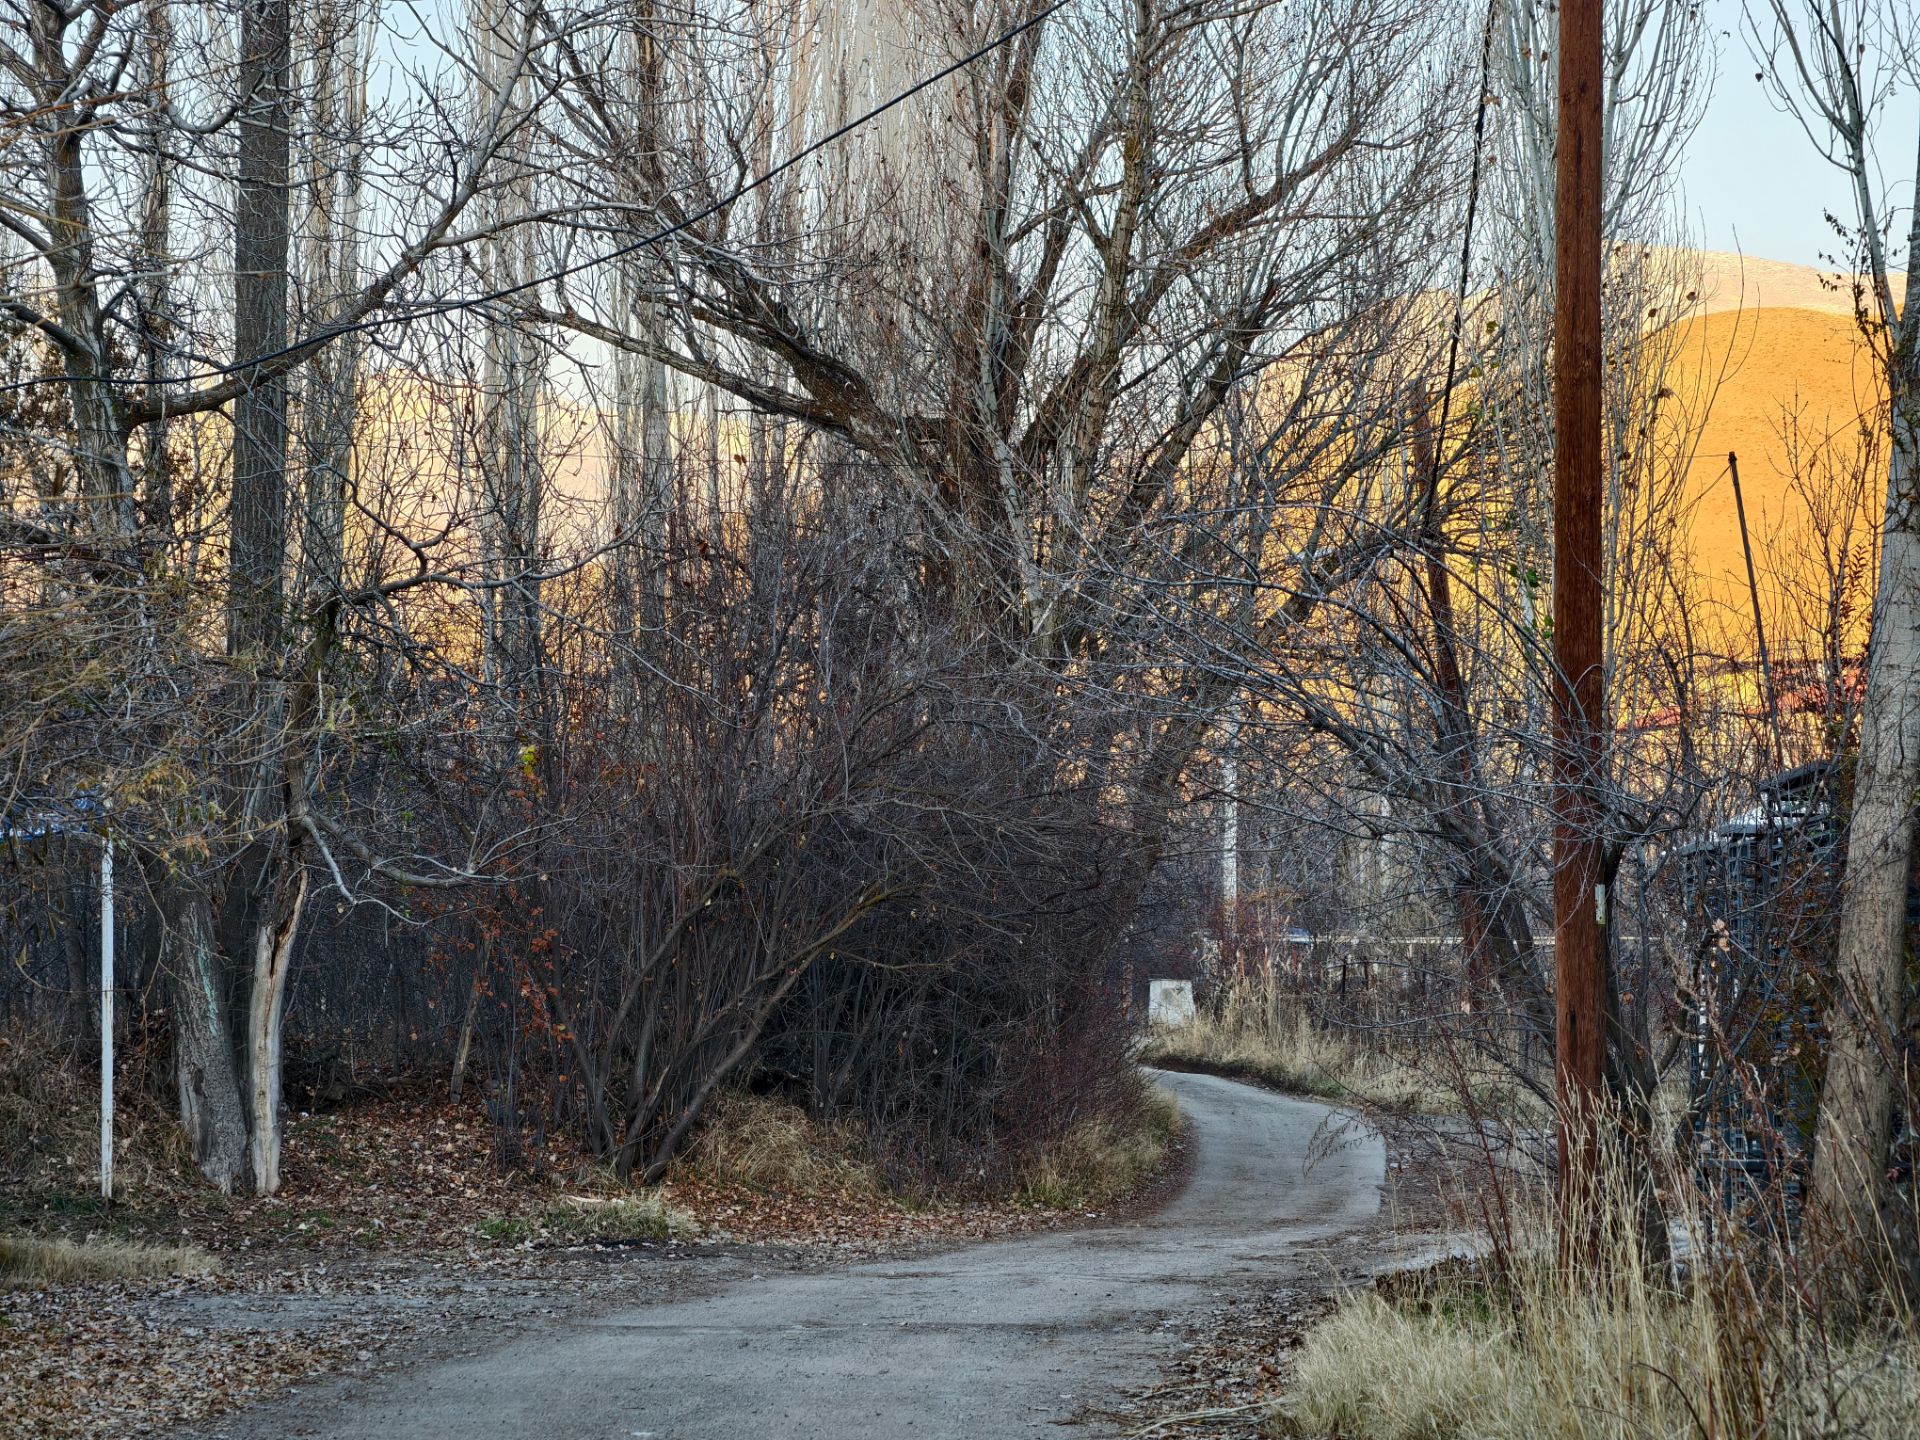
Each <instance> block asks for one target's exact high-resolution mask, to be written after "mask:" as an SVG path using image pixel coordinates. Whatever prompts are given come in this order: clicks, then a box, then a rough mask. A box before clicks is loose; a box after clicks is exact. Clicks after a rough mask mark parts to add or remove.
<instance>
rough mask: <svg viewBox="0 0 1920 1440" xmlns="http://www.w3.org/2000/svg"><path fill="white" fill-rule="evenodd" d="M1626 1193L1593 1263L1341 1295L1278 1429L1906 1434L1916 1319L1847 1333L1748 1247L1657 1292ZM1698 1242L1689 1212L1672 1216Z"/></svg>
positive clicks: (1516, 1264)
mask: <svg viewBox="0 0 1920 1440" xmlns="http://www.w3.org/2000/svg"><path fill="white" fill-rule="evenodd" d="M1628 1194H1629V1190H1628V1187H1627V1186H1626V1185H1625V1184H1624V1183H1622V1182H1621V1181H1620V1179H1619V1175H1618V1172H1616V1174H1615V1175H1614V1176H1612V1177H1610V1178H1609V1181H1608V1182H1607V1183H1606V1184H1605V1185H1604V1187H1603V1203H1602V1204H1601V1205H1600V1207H1599V1220H1598V1225H1599V1233H1600V1234H1601V1236H1602V1254H1603V1256H1604V1263H1603V1264H1601V1265H1600V1266H1599V1267H1598V1269H1597V1270H1585V1269H1583V1270H1580V1271H1572V1270H1569V1269H1568V1268H1566V1267H1564V1266H1562V1265H1560V1264H1558V1263H1556V1260H1555V1257H1554V1251H1553V1246H1552V1243H1551V1239H1550V1237H1551V1234H1552V1227H1551V1222H1550V1220H1549V1218H1548V1215H1547V1211H1546V1207H1545V1205H1544V1204H1543V1203H1540V1202H1539V1201H1538V1200H1536V1201H1535V1202H1534V1203H1533V1204H1532V1205H1531V1206H1528V1207H1526V1208H1528V1209H1530V1211H1531V1213H1530V1215H1529V1216H1528V1217H1527V1218H1526V1220H1525V1221H1524V1222H1523V1223H1524V1229H1523V1231H1522V1233H1523V1234H1525V1235H1529V1236H1533V1237H1537V1238H1536V1240H1535V1242H1534V1243H1531V1244H1525V1245H1522V1246H1521V1247H1520V1248H1519V1250H1518V1252H1517V1253H1510V1254H1507V1255H1506V1263H1505V1267H1504V1272H1503V1273H1501V1274H1499V1275H1498V1277H1497V1278H1496V1276H1495V1273H1494V1272H1493V1270H1492V1268H1491V1267H1486V1268H1478V1267H1458V1266H1455V1267H1451V1268H1447V1267H1443V1268H1442V1269H1440V1270H1438V1271H1435V1272H1431V1274H1430V1276H1429V1277H1427V1278H1426V1279H1425V1280H1424V1281H1421V1282H1415V1283H1405V1282H1402V1283H1396V1284H1392V1285H1389V1286H1388V1287H1386V1288H1387V1292H1388V1293H1384V1294H1383V1293H1380V1292H1378V1291H1374V1292H1367V1293H1363V1294H1358V1295H1354V1296H1350V1297H1348V1298H1347V1299H1346V1300H1345V1301H1344V1302H1343V1303H1342V1304H1341V1305H1340V1307H1339V1308H1338V1309H1337V1310H1336V1312H1335V1313H1334V1314H1333V1315H1332V1316H1331V1317H1330V1318H1329V1319H1327V1320H1326V1321H1324V1322H1322V1323H1321V1324H1320V1325H1318V1326H1317V1327H1315V1328H1314V1329H1313V1330H1312V1331H1311V1332H1309V1334H1308V1336H1307V1338H1306V1340H1305V1343H1304V1344H1303V1346H1302V1348H1301V1350H1300V1353H1299V1356H1298V1358H1297V1361H1296V1362H1295V1364H1294V1367H1293V1374H1292V1385H1291V1390H1290V1394H1289V1396H1288V1399H1287V1402H1286V1403H1285V1405H1284V1406H1283V1407H1282V1408H1281V1409H1279V1410H1277V1411H1276V1412H1275V1413H1274V1414H1273V1415H1272V1417H1271V1418H1270V1422H1269V1430H1270V1431H1271V1433H1275V1434H1283V1435H1311V1436H1321V1435H1339V1436H1343V1437H1349V1440H1455V1437H1458V1440H1469V1437H1471V1440H1682V1437H1687V1440H1693V1437H1699V1440H1708V1437H1713V1440H1718V1437H1722V1436H1725V1437H1728V1440H1816V1437H1818V1440H1825V1437H1835V1440H1838V1437H1841V1436H1847V1437H1856V1440H1908V1437H1911V1436H1912V1435H1913V1434H1914V1433H1915V1428H1914V1427H1915V1416H1916V1415H1920V1335H1917V1334H1916V1333H1915V1330H1914V1328H1913V1326H1912V1324H1911V1322H1908V1323H1905V1324H1885V1325H1882V1326H1880V1327H1879V1328H1871V1327H1870V1328H1867V1329H1864V1330H1858V1329H1857V1330H1854V1331H1852V1332H1848V1333H1845V1334H1842V1333H1841V1332H1838V1331H1836V1330H1832V1329H1830V1328H1828V1327H1827V1326H1825V1325H1823V1324H1822V1322H1821V1318H1820V1316H1819V1315H1818V1314H1817V1313H1816V1312H1815V1311H1813V1310H1812V1309H1811V1308H1809V1307H1808V1306H1806V1305H1804V1304H1801V1303H1799V1302H1797V1301H1796V1300H1795V1299H1794V1298H1793V1297H1794V1295H1795V1293H1796V1291H1795V1289H1794V1287H1793V1286H1792V1285H1791V1284H1787V1283H1782V1282H1784V1281H1786V1280H1787V1279H1788V1278H1789V1277H1788V1276H1787V1274H1786V1273H1785V1271H1784V1269H1783V1268H1781V1267H1784V1266H1787V1265H1790V1264H1791V1261H1790V1259H1788V1258H1787V1257H1784V1256H1782V1255H1781V1254H1779V1253H1778V1252H1776V1251H1773V1250H1772V1249H1770V1248H1769V1246H1768V1245H1766V1244H1765V1243H1762V1242H1759V1241H1757V1240H1751V1239H1750V1240H1749V1242H1748V1243H1747V1244H1746V1245H1745V1246H1743V1247H1742V1248H1741V1249H1740V1250H1739V1251H1735V1250H1734V1249H1733V1248H1732V1247H1724V1246H1723V1247H1722V1248H1721V1249H1720V1250H1717V1251H1716V1252H1715V1253H1714V1254H1713V1255H1712V1256H1710V1257H1704V1258H1702V1259H1700V1260H1698V1261H1697V1262H1696V1263H1695V1266H1694V1273H1693V1274H1691V1275H1689V1276H1686V1277H1684V1278H1677V1279H1676V1278H1670V1276H1671V1271H1670V1270H1669V1269H1668V1267H1666V1266H1664V1265H1662V1264H1658V1263H1652V1262H1651V1260H1650V1257H1649V1256H1648V1255H1647V1254H1646V1253H1645V1252H1644V1249H1643V1247H1642V1242H1641V1234H1640V1231H1639V1228H1638V1225H1637V1224H1636V1223H1635V1217H1634V1213H1633V1209H1632V1206H1631V1205H1630V1204H1629V1203H1628V1201H1627V1196H1628ZM1684 1218H1685V1219H1686V1220H1687V1221H1688V1228H1689V1231H1690V1233H1693V1234H1701V1233H1704V1231H1703V1230H1702V1229H1701V1228H1700V1227H1699V1225H1698V1221H1699V1217H1698V1216H1692V1215H1689V1216H1686V1217H1684Z"/></svg>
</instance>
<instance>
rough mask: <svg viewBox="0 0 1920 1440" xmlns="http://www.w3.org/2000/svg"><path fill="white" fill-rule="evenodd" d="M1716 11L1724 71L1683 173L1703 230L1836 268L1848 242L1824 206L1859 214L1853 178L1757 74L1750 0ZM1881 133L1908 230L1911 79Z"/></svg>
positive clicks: (1711, 15)
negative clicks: (1747, 14) (1749, 35)
mask: <svg viewBox="0 0 1920 1440" xmlns="http://www.w3.org/2000/svg"><path fill="white" fill-rule="evenodd" d="M1706 10H1707V19H1708V23H1709V25H1710V27H1711V29H1712V32H1713V38H1714V43H1715V45H1716V47H1717V48H1718V50H1719V72H1720V73H1719V80H1718V83H1717V84H1716V86H1715V88H1714V94H1713V98H1712V100H1711V101H1710V102H1709V104H1708V106H1707V112H1706V116H1705V118H1704V119H1703V120H1702V122H1701V125H1700V129H1699V131H1698V132H1697V133H1696V134H1695V136H1694V140H1693V145H1692V147H1691V150H1690V152H1689V154H1688V156H1687V163H1686V168H1685V171H1684V173H1683V175H1682V184H1683V186H1684V190H1685V197H1686V207H1687V219H1688V222H1689V224H1690V226H1691V227H1692V229H1693V231H1694V235H1695V239H1696V241H1697V243H1699V244H1700V245H1702V246H1703V247H1705V248H1706V249H1709V250H1735V249H1737V250H1740V251H1743V252H1744V253H1745V254H1747V255H1751V256H1756V257H1758V258H1761V259H1765V260H1786V261H1790V262H1793V263H1796V264H1801V265H1816V266H1820V267H1822V268H1826V267H1829V266H1831V265H1832V264H1833V263H1834V262H1833V261H1832V260H1831V259H1829V258H1828V257H1830V256H1833V255H1834V254H1836V253H1837V252H1838V251H1839V249H1840V245H1839V241H1838V240H1837V238H1836V237H1835V236H1834V233H1833V231H1832V229H1831V228H1830V227H1829V226H1828V225H1827V223H1826V221H1825V219H1824V218H1823V216H1822V212H1823V211H1824V210H1831V211H1833V212H1834V213H1836V214H1838V215H1839V216H1841V218H1842V219H1844V220H1847V221H1849V222H1851V220H1852V218H1853V213H1854V211H1853V201H1852V197H1851V192H1850V191H1849V189H1848V187H1847V183H1846V181H1845V178H1844V177H1843V176H1842V175H1841V174H1840V172H1839V171H1838V170H1835V169H1834V168H1833V167H1832V166H1831V165H1829V164H1827V162H1826V161H1825V160H1823V159H1822V158H1821V157H1820V156H1819V155H1818V154H1817V153H1816V152H1815V151H1814V148H1813V146H1812V144H1811V143H1810V142H1809V141H1808V139H1807V136H1806V133H1805V131H1803V130H1802V129H1801V128H1800V125H1799V122H1797V121H1796V120H1794V119H1793V117H1792V116H1790V115H1785V114H1782V113H1780V111H1778V110H1777V109H1775V108H1774V104H1773V102H1772V99H1771V98H1770V95H1769V92H1768V91H1767V90H1766V89H1765V88H1764V87H1762V86H1761V85H1760V83H1759V82H1758V81H1756V80H1755V79H1754V78H1753V77H1754V71H1755V70H1756V69H1757V68H1758V67H1757V66H1756V65H1755V63H1754V61H1753V57H1752V56H1751V54H1749V52H1748V49H1747V44H1746V40H1745V38H1744V37H1743V36H1742V34H1741V32H1740V24H1739V21H1740V0H1707V5H1706ZM1878 142H1879V143H1878V145H1877V147H1876V148H1877V151H1878V157H1879V161H1880V164H1881V166H1882V167H1883V168H1884V170H1885V177H1884V178H1885V179H1886V180H1888V181H1889V182H1890V184H1888V185H1883V187H1882V193H1883V196H1886V197H1887V198H1890V199H1891V200H1892V202H1893V203H1894V204H1896V205H1897V206H1898V207H1900V208H1899V211H1898V214H1897V215H1896V217H1895V218H1896V219H1897V221H1898V222H1899V223H1898V225H1897V227H1896V233H1898V234H1900V235H1902V236H1904V234H1905V231H1906V221H1907V211H1906V207H1907V206H1908V205H1909V204H1910V203H1911V202H1912V198H1913V169H1914V154H1915V147H1916V145H1920V92H1916V90H1915V88H1914V86H1913V84H1912V82H1911V80H1908V81H1907V82H1906V83H1905V84H1904V85H1903V86H1902V92H1901V93H1900V94H1899V95H1898V96H1897V97H1896V99H1895V100H1894V102H1893V103H1892V105H1891V106H1890V107H1889V108H1888V110H1887V111H1886V112H1885V113H1884V114H1883V115H1882V117H1881V123H1880V126H1879V133H1878Z"/></svg>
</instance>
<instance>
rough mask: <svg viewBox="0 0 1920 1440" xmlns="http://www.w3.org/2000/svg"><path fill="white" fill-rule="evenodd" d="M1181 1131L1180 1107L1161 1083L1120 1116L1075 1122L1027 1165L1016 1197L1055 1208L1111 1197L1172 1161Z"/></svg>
mask: <svg viewBox="0 0 1920 1440" xmlns="http://www.w3.org/2000/svg"><path fill="white" fill-rule="evenodd" d="M1179 1133H1180V1107H1179V1105H1178V1104H1176V1103H1175V1102H1174V1098H1173V1097H1172V1096H1171V1095H1169V1094H1167V1092H1166V1091H1164V1090H1162V1089H1161V1088H1160V1087H1159V1086H1157V1085H1147V1086H1144V1087H1143V1093H1142V1095H1141V1099H1140V1103H1139V1104H1138V1105H1137V1106H1136V1107H1134V1108H1133V1109H1132V1111H1131V1112H1130V1113H1126V1114H1123V1115H1122V1116H1120V1117H1118V1118H1115V1117H1109V1116H1094V1117H1091V1118H1089V1119H1086V1120H1082V1121H1081V1122H1079V1123H1078V1124H1077V1125H1074V1126H1072V1127H1071V1128H1070V1129H1068V1130H1067V1132H1066V1133H1065V1134H1064V1135H1062V1136H1061V1137H1060V1140H1059V1142H1058V1143H1057V1144H1054V1145H1052V1146H1049V1147H1048V1148H1047V1149H1045V1150H1043V1151H1041V1152H1040V1153H1038V1154H1037V1155H1035V1156H1033V1157H1032V1158H1031V1159H1030V1160H1029V1161H1028V1162H1027V1164H1026V1166H1025V1167H1024V1169H1023V1173H1022V1176H1021V1179H1020V1185H1019V1190H1018V1192H1017V1198H1018V1199H1019V1200H1020V1201H1021V1202H1022V1203H1023V1204H1028V1205H1039V1206H1043V1207H1045V1208H1048V1209H1055V1210H1068V1209H1075V1210H1084V1209H1088V1208H1092V1207H1097V1206H1101V1205H1107V1204H1110V1203H1112V1202H1113V1201H1114V1200H1117V1199H1119V1198H1121V1197H1122V1196H1125V1195H1130V1194H1132V1193H1133V1192H1134V1191H1136V1190H1138V1189H1139V1188H1140V1187H1141V1186H1142V1185H1144V1184H1146V1182H1147V1181H1148V1180H1150V1179H1151V1178H1152V1177H1153V1176H1154V1175H1155V1174H1157V1173H1158V1172H1159V1171H1160V1169H1161V1167H1162V1166H1164V1165H1165V1164H1166V1161H1167V1148H1168V1146H1170V1145H1171V1144H1172V1143H1173V1141H1174V1138H1175V1137H1176V1136H1178V1135H1179Z"/></svg>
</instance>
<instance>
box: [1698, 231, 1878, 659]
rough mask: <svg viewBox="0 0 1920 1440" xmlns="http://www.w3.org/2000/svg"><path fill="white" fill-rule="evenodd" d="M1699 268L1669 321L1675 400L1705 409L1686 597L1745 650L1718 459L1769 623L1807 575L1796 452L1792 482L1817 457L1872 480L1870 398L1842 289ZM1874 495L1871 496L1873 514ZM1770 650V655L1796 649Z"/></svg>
mask: <svg viewBox="0 0 1920 1440" xmlns="http://www.w3.org/2000/svg"><path fill="white" fill-rule="evenodd" d="M1701 258H1702V260H1703V262H1704V267H1703V268H1704V275H1703V279H1702V284H1701V287H1700V305H1699V309H1698V310H1697V311H1696V313H1695V314H1694V315H1693V316H1692V317H1691V318H1689V319H1687V320H1684V321H1682V322H1680V324H1681V326H1682V334H1683V337H1684V343H1683V345H1682V347H1681V374H1680V376H1679V377H1678V378H1679V379H1680V381H1681V383H1682V388H1685V389H1688V390H1691V391H1693V393H1696V394H1699V395H1701V396H1702V397H1708V396H1710V397H1711V408H1710V410H1708V412H1707V414H1706V418H1705V423H1704V426H1703V428H1702V430H1701V434H1700V439H1699V445H1698V448H1697V450H1696V452H1695V456H1694V460H1693V464H1692V467H1691V470H1690V475H1689V478H1690V482H1691V493H1692V496H1693V498H1694V499H1695V500H1696V501H1697V507H1696V508H1695V509H1694V511H1693V512H1692V519H1691V522H1690V532H1691V533H1690V535H1689V537H1688V540H1689V543H1688V547H1687V549H1688V552H1689V554H1690V556H1691V560H1692V566H1693V570H1694V573H1695V576H1696V583H1697V588H1698V592H1699V593H1700V594H1701V596H1702V598H1703V599H1705V600H1707V601H1709V602H1711V603H1712V604H1714V605H1715V606H1716V607H1718V608H1719V609H1720V612H1721V616H1722V618H1723V620H1724V621H1725V622H1726V623H1728V624H1729V625H1730V626H1731V628H1730V629H1729V630H1728V631H1727V632H1726V633H1728V634H1729V635H1730V637H1734V638H1733V639H1731V640H1730V644H1738V645H1745V646H1750V645H1751V643H1752V640H1751V634H1752V625H1751V620H1750V618H1749V617H1750V613H1751V611H1750V601H1749V598H1748V589H1747V575H1746V567H1745V561H1744V558H1743V556H1742V553H1741V546H1740V533H1739V528H1738V521H1737V516H1736V513H1735V508H1734V500H1733V490H1732V487H1731V485H1730V484H1729V483H1728V479H1727V456H1728V454H1729V453H1730V452H1731V453H1734V454H1737V455H1738V456H1739V457H1740V478H1741V482H1742V488H1743V489H1744V491H1745V495H1746V506H1747V524H1748V527H1749V529H1750V530H1751V532H1752V536H1753V543H1754V560H1755V565H1756V568H1757V569H1758V571H1759V581H1760V586H1761V589H1762V591H1763V593H1764V594H1765V595H1767V596H1768V597H1770V601H1769V605H1768V609H1769V611H1771V610H1772V609H1773V608H1774V606H1773V603H1772V599H1771V597H1776V596H1777V594H1778V592H1779V589H1780V587H1781V585H1782V584H1783V583H1793V582H1795V581H1796V580H1797V581H1798V582H1799V583H1801V584H1803V585H1804V584H1805V583H1808V582H1810V581H1811V580H1812V579H1813V576H1812V575H1810V574H1807V573H1804V572H1805V570H1806V567H1807V566H1808V564H1809V562H1808V560H1807V559H1806V556H1805V555H1804V554H1803V553H1802V552H1804V550H1805V548H1806V544H1807V539H1806V535H1807V515H1806V504H1805V502H1804V500H1803V499H1802V498H1801V497H1800V496H1799V495H1798V494H1796V493H1795V490H1794V486H1793V484H1792V479H1791V476H1792V471H1793V468H1794V459H1795V454H1796V451H1797V452H1798V454H1799V456H1800V460H1801V468H1802V470H1803V471H1804V470H1806V469H1807V468H1808V466H1807V460H1808V458H1809V456H1810V455H1811V454H1813V453H1814V451H1815V449H1816V448H1817V447H1821V446H1825V447H1826V450H1827V455H1826V458H1827V459H1828V460H1829V461H1833V462H1838V463H1840V464H1842V465H1843V466H1844V465H1849V464H1851V465H1861V464H1866V465H1870V466H1871V467H1872V468H1873V469H1874V470H1876V471H1877V469H1878V463H1879V462H1878V460H1877V457H1865V458H1863V455H1862V451H1861V448H1860V442H1859V428H1860V421H1861V418H1862V417H1863V416H1871V415H1872V414H1873V412H1874V411H1875V410H1876V409H1877V408H1878V406H1879V390H1878V386H1877V384H1876V382H1875V379H1874V365H1873V360H1872V357H1871V355H1870V354H1868V353H1867V350H1866V348H1865V344H1864V341H1863V338H1862V336H1861V333H1860V329H1859V325H1858V323H1857V321H1856V320H1855V317H1854V301H1853V296H1852V293H1851V290H1850V287H1849V285H1848V284H1846V283H1844V282H1841V281H1839V280H1837V279H1836V278H1835V277H1833V276H1830V275H1823V274H1822V273H1821V272H1818V271H1815V270H1812V269H1809V268H1807V267H1805V266H1799V265H1787V264H1782V263H1780V262H1778V261H1772V260H1755V259H1751V258H1747V257H1741V256H1735V255H1723V254H1715V253H1708V254H1705V255H1703V256H1702V257H1701ZM1902 288H1904V287H1902ZM1880 483H1881V482H1880V481H1879V480H1877V479H1874V480H1871V481H1870V484H1869V490H1868V493H1869V496H1870V497H1872V498H1873V499H1875V500H1876V501H1877V499H1878V496H1879V493H1880V488H1879V487H1880ZM1795 570H1799V571H1800V572H1803V573H1799V574H1797V575H1796V574H1795V573H1793V572H1794V571H1795ZM1783 572H1785V573H1783ZM1768 638H1769V642H1770V648H1772V649H1774V650H1776V651H1779V650H1782V649H1792V648H1794V647H1795V645H1796V642H1797V641H1799V640H1800V639H1802V638H1804V637H1797V636H1793V635H1790V634H1774V635H1770V636H1769V637H1768Z"/></svg>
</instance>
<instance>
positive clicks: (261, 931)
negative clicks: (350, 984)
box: [247, 864, 308, 1195]
mask: <svg viewBox="0 0 1920 1440" xmlns="http://www.w3.org/2000/svg"><path fill="white" fill-rule="evenodd" d="M307 873H308V872H307V870H306V867H305V866H301V865H298V864H296V866H295V870H294V873H293V874H292V875H291V876H290V877H288V879H287V880H286V881H283V882H282V884H283V886H285V887H287V888H290V889H291V892H292V893H291V894H288V895H286V896H285V897H284V898H283V899H282V901H281V908H280V909H279V911H278V913H276V914H275V915H274V916H273V917H272V918H271V919H269V920H267V921H264V922H263V923H261V924H260V925H259V926H258V927H257V928H256V930H255V932H254V953H253V984H252V987H251V989H250V990H249V992H248V1006H247V1077H248V1088H247V1130H248V1158H249V1160H250V1161H251V1162H252V1166H253V1189H254V1193H255V1194H259V1195H272V1194H274V1193H275V1192H277V1191H278V1190H279V1189H280V1076H281V1058H282V1057H281V1034H282V1025H281V1020H282V1017H283V1016H284V1014H285V1012H286V1003H287V977H288V972H289V970H290V969H291V967H292V964H293V943H294V940H295V938H296V937H297V935H298V934H299V930H300V912H301V910H302V909H303V908H304V906H305V903H306V898H307Z"/></svg>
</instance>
